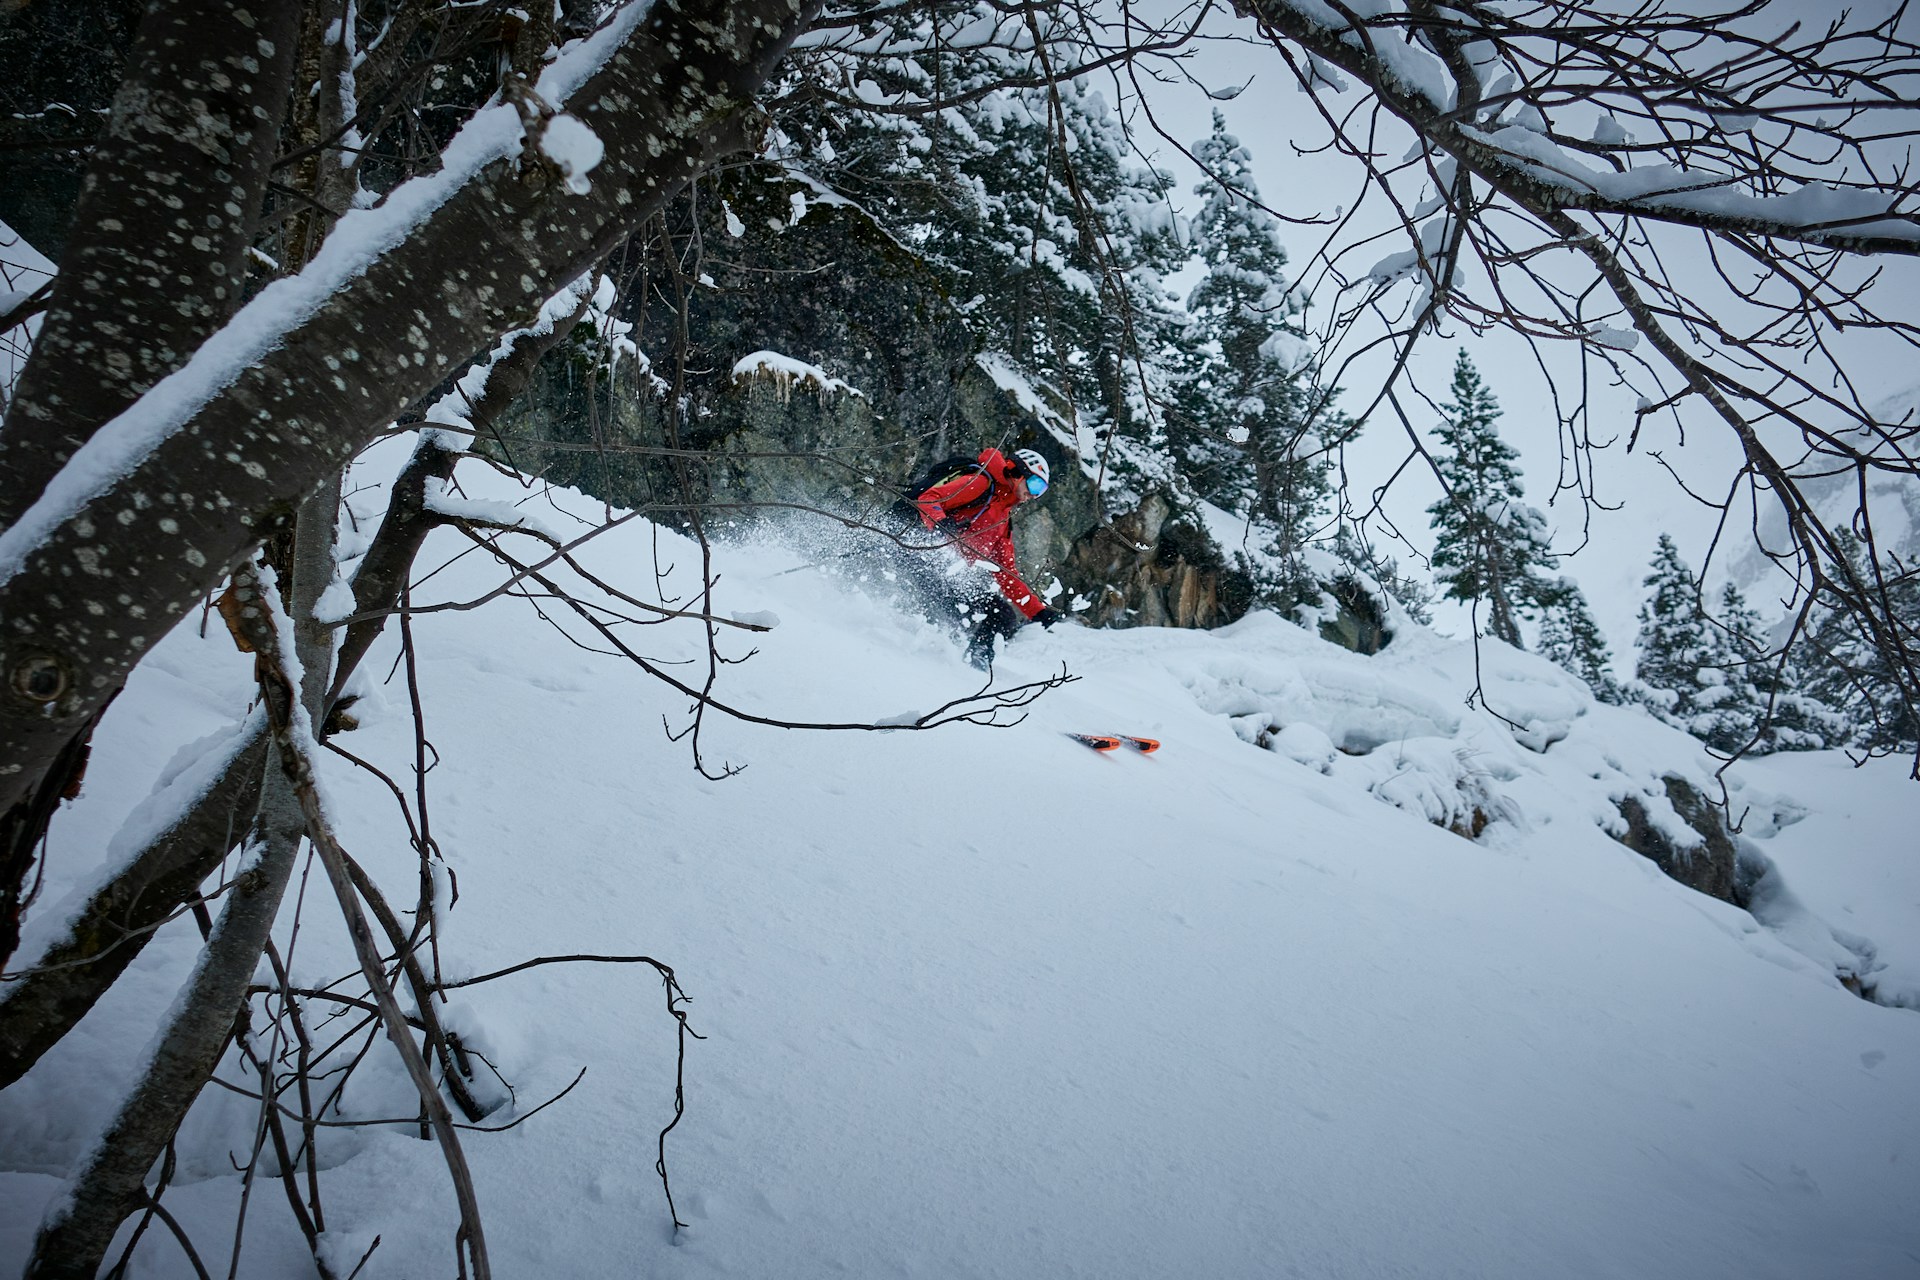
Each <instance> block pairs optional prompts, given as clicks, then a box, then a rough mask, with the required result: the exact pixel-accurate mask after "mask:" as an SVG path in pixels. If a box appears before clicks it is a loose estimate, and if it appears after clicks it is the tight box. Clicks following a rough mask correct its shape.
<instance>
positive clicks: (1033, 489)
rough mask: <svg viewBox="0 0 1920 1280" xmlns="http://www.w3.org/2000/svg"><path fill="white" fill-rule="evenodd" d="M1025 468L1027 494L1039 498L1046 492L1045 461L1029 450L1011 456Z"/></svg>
mask: <svg viewBox="0 0 1920 1280" xmlns="http://www.w3.org/2000/svg"><path fill="white" fill-rule="evenodd" d="M1013 456H1014V457H1016V458H1018V459H1020V461H1021V462H1022V463H1024V464H1025V465H1026V468H1027V492H1028V493H1029V494H1031V495H1033V496H1034V497H1036V498H1037V497H1039V496H1040V495H1041V494H1043V493H1045V492H1046V491H1047V460H1046V459H1045V458H1043V457H1041V456H1040V455H1039V454H1037V453H1035V452H1034V451H1033V450H1031V449H1020V450H1018V451H1016V452H1015V453H1014V455H1013Z"/></svg>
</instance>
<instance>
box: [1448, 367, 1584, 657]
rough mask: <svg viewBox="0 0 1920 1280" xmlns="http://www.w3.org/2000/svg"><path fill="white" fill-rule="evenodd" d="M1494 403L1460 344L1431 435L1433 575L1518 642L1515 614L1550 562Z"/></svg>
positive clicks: (1535, 600) (1539, 519) (1529, 604)
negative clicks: (1434, 448)
mask: <svg viewBox="0 0 1920 1280" xmlns="http://www.w3.org/2000/svg"><path fill="white" fill-rule="evenodd" d="M1499 420H1500V404H1499V401H1497V400H1495V399H1494V396H1493V392H1492V391H1491V390H1490V389H1488V387H1487V385H1486V384H1485V383H1484V382H1482V381H1481V379H1480V373H1479V371H1478V370H1477V369H1475V368H1474V367H1473V361H1472V360H1470V359H1468V358H1467V353H1466V351H1465V350H1462V351H1461V352H1460V358H1459V359H1458V360H1457V361H1455V363H1454V366H1453V398H1452V400H1451V401H1449V402H1448V403H1447V404H1446V405H1445V406H1444V408H1443V411H1442V415H1441V420H1440V426H1439V427H1438V428H1437V431H1436V434H1437V435H1438V436H1439V437H1440V441H1441V443H1442V444H1444V445H1445V446H1446V447H1447V450H1448V452H1447V453H1446V454H1445V455H1443V456H1442V457H1441V458H1440V459H1439V460H1438V464H1439V469H1440V475H1441V478H1442V479H1443V480H1444V481H1445V482H1446V485H1447V488H1448V490H1449V491H1450V492H1449V493H1448V494H1447V496H1446V497H1444V498H1442V499H1441V500H1440V501H1438V502H1436V503H1434V504H1433V505H1432V506H1430V507H1428V508H1427V514H1429V515H1430V516H1432V517H1433V529H1434V535H1435V538H1434V548H1433V561H1432V563H1433V570H1434V578H1435V580H1436V581H1437V582H1438V583H1439V584H1440V586H1441V587H1442V588H1443V591H1444V594H1445V595H1446V596H1447V598H1448V599H1452V600H1461V601H1466V602H1468V603H1485V604H1486V606H1487V609H1488V618H1487V630H1488V631H1489V632H1490V633H1491V634H1492V635H1494V636H1496V637H1498V638H1499V639H1501V640H1504V641H1506V642H1507V643H1508V644H1510V645H1512V646H1513V647H1514V648H1516V649H1518V648H1522V647H1524V646H1523V644H1522V642H1521V638H1520V618H1521V616H1522V614H1523V612H1524V611H1527V610H1529V609H1534V608H1538V607H1539V605H1540V603H1541V600H1540V596H1541V592H1542V591H1543V589H1545V587H1546V585H1547V583H1546V580H1545V578H1544V577H1543V575H1544V574H1546V573H1547V572H1549V571H1550V570H1551V569H1552V568H1553V563H1554V557H1553V553H1552V551H1551V550H1549V549H1548V544H1547V527H1546V526H1547V522H1546V518H1545V517H1544V516H1543V515H1541V513H1540V512H1539V511H1538V510H1536V509H1535V508H1533V507H1531V506H1528V505H1527V504H1526V503H1524V502H1522V501H1521V500H1520V499H1521V495H1522V493H1523V492H1524V489H1523V487H1522V485H1521V483H1520V468H1519V467H1518V466H1517V465H1516V460H1517V458H1518V456H1519V455H1518V454H1516V453H1515V452H1514V450H1513V448H1512V447H1511V446H1509V445H1508V444H1507V442H1506V441H1504V440H1502V439H1501V438H1500V433H1499V429H1498V427H1497V426H1496V425H1495V424H1496V423H1498V422H1499Z"/></svg>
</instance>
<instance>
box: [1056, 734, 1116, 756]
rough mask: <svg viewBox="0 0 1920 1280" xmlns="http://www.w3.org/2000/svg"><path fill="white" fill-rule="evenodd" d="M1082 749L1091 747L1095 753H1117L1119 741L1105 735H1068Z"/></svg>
mask: <svg viewBox="0 0 1920 1280" xmlns="http://www.w3.org/2000/svg"><path fill="white" fill-rule="evenodd" d="M1067 736H1068V737H1069V738H1072V739H1073V740H1074V741H1075V742H1077V743H1079V744H1080V745H1081V746H1083V747H1092V748H1093V749H1094V750H1095V751H1102V752H1105V751H1118V750H1119V749H1120V739H1118V738H1116V737H1113V736H1112V735H1110V734H1105V733H1070V734H1068V735H1067Z"/></svg>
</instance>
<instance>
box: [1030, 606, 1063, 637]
mask: <svg viewBox="0 0 1920 1280" xmlns="http://www.w3.org/2000/svg"><path fill="white" fill-rule="evenodd" d="M1065 617H1066V615H1065V614H1063V613H1061V612H1060V611H1059V610H1058V609H1056V608H1054V607H1053V606H1052V605H1050V604H1049V605H1042V606H1041V608H1040V612H1038V613H1036V614H1034V615H1033V620H1034V621H1035V622H1037V623H1039V624H1040V625H1041V626H1043V627H1045V628H1046V629H1047V630H1049V631H1051V630H1053V624H1054V623H1056V622H1059V621H1061V620H1063V619H1064V618H1065Z"/></svg>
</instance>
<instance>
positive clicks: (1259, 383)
mask: <svg viewBox="0 0 1920 1280" xmlns="http://www.w3.org/2000/svg"><path fill="white" fill-rule="evenodd" d="M1194 156H1195V158H1196V159H1198V160H1199V161H1200V163H1201V165H1202V166H1203V167H1204V168H1205V169H1206V171H1207V174H1208V180H1207V181H1204V182H1202V183H1201V184H1200V185H1199V186H1198V187H1196V188H1195V189H1194V191H1195V194H1196V195H1199V196H1202V197H1204V199H1203V202H1202V204H1201V207H1200V211H1199V213H1198V214H1197V215H1196V216H1195V217H1194V219H1193V224H1192V234H1193V250H1194V253H1195V255H1196V256H1197V257H1198V258H1199V259H1200V261H1201V262H1202V263H1203V264H1204V265H1205V267H1206V274H1205V275H1204V276H1203V277H1202V278H1201V280H1200V283H1199V284H1197V285H1196V286H1195V287H1194V289H1193V292H1192V293H1191V294H1190V295H1189V296H1188V298H1187V310H1188V312H1189V314H1190V315H1191V316H1192V318H1193V323H1192V327H1191V330H1190V334H1189V337H1188V343H1189V344H1190V348H1191V351H1192V354H1191V356H1190V357H1189V359H1188V362H1187V367H1186V369H1185V370H1184V371H1183V376H1182V378H1181V386H1180V389H1179V393H1178V411H1177V412H1176V413H1175V414H1174V415H1173V419H1174V427H1173V429H1172V431H1171V432H1170V434H1171V435H1172V437H1173V443H1174V446H1175V449H1176V452H1177V454H1178V456H1179V457H1180V459H1181V461H1182V462H1183V463H1184V464H1185V466H1186V468H1187V471H1188V475H1189V477H1190V478H1191V480H1192V482H1193V484H1194V487H1195V488H1196V490H1198V491H1199V492H1200V493H1201V495H1202V496H1204V497H1206V498H1208V499H1209V500H1211V501H1214V502H1216V503H1218V504H1219V505H1220V506H1223V507H1226V508H1227V509H1229V510H1233V511H1237V512H1240V513H1242V514H1245V515H1247V516H1249V517H1251V518H1253V519H1255V520H1257V521H1258V522H1260V523H1261V524H1262V525H1264V526H1266V528H1267V529H1268V530H1269V531H1270V532H1271V534H1272V535H1273V536H1272V541H1273V544H1274V550H1275V551H1276V553H1277V554H1278V555H1279V556H1281V557H1282V558H1283V559H1288V560H1291V559H1294V558H1295V557H1296V556H1297V552H1298V550H1299V548H1300V547H1302V546H1304V545H1305V544H1306V542H1307V540H1308V539H1309V538H1310V537H1311V536H1312V535H1313V533H1314V530H1315V526H1316V525H1317V524H1318V523H1319V522H1320V520H1321V519H1322V515H1323V511H1324V508H1325V506H1326V502H1327V499H1328V497H1329V496H1330V495H1331V493H1332V489H1333V484H1332V471H1333V464H1332V460H1331V458H1330V457H1329V456H1328V454H1327V452H1326V450H1325V448H1324V447H1323V445H1322V440H1321V435H1320V433H1316V432H1314V431H1312V430H1310V429H1309V426H1308V422H1309V420H1310V409H1311V408H1312V407H1313V406H1312V405H1311V403H1310V400H1311V382H1312V377H1311V374H1312V370H1311V358H1310V353H1311V348H1310V347H1309V346H1308V344H1307V341H1306V336H1305V334H1304V332H1303V331H1302V329H1301V327H1300V322H1299V317H1300V311H1301V307H1300V303H1299V300H1298V299H1297V298H1295V297H1294V296H1293V294H1292V292H1291V289H1290V287H1289V285H1288V282H1287V276H1286V270H1285V268H1286V264H1287V255H1286V251H1285V250H1284V249H1283V248H1282V247H1281V245H1280V229H1279V224H1278V223H1277V222H1275V220H1274V219H1273V217H1272V215H1270V214H1268V213H1267V212H1266V211H1265V210H1264V209H1262V208H1260V207H1259V203H1258V201H1259V198H1260V192H1259V188H1258V186H1257V185H1256V184H1255V182H1254V177H1253V163H1252V157H1251V156H1250V155H1249V154H1248V152H1247V149H1246V148H1245V147H1244V146H1242V145H1241V143H1240V140H1239V139H1238V138H1235V137H1234V136H1233V135H1232V134H1230V133H1228V132H1227V131H1226V120H1225V119H1224V117H1222V116H1221V114H1220V112H1218V111H1215V112H1214V113H1213V132H1212V133H1211V134H1210V135H1208V136H1207V137H1206V138H1204V139H1202V140H1201V141H1200V142H1198V143H1197V144H1195V147H1194ZM1329 425H1332V426H1334V427H1335V428H1336V429H1337V428H1338V425H1339V424H1338V423H1337V422H1334V423H1330V424H1329Z"/></svg>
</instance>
